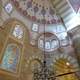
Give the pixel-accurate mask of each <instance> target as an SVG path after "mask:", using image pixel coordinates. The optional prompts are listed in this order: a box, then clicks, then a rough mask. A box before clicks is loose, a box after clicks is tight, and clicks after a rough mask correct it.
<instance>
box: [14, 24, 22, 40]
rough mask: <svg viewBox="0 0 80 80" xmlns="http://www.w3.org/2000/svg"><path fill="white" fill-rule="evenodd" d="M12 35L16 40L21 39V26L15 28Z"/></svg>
mask: <svg viewBox="0 0 80 80" xmlns="http://www.w3.org/2000/svg"><path fill="white" fill-rule="evenodd" d="M13 35H14V36H15V37H16V38H18V39H21V38H22V37H23V29H22V27H21V25H16V26H15V28H14V31H13Z"/></svg>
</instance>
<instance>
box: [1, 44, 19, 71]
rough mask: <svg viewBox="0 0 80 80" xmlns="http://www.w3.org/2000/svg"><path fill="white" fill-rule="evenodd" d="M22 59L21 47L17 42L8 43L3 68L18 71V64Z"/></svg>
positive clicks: (2, 63)
mask: <svg viewBox="0 0 80 80" xmlns="http://www.w3.org/2000/svg"><path fill="white" fill-rule="evenodd" d="M19 60H20V49H19V47H18V46H17V45H16V44H8V45H7V47H6V49H5V51H4V56H3V59H2V62H1V68H2V69H5V70H7V71H10V72H16V71H17V64H18V61H19Z"/></svg>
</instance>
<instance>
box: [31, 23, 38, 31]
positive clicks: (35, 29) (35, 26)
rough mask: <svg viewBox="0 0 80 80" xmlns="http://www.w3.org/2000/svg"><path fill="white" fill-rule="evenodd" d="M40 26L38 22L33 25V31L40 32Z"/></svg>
mask: <svg viewBox="0 0 80 80" xmlns="http://www.w3.org/2000/svg"><path fill="white" fill-rule="evenodd" d="M38 27H39V26H38V24H33V25H32V31H33V32H38Z"/></svg>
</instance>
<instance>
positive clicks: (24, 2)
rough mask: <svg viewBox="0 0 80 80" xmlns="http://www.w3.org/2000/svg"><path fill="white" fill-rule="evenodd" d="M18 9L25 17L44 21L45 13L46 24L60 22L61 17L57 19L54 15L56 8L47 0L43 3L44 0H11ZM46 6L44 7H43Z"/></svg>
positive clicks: (35, 20)
mask: <svg viewBox="0 0 80 80" xmlns="http://www.w3.org/2000/svg"><path fill="white" fill-rule="evenodd" d="M11 1H12V3H13V5H14V6H15V7H16V9H17V10H18V11H19V12H20V14H22V15H23V16H24V17H26V18H28V19H30V20H31V21H34V22H38V23H42V22H43V17H42V16H43V15H45V17H46V18H45V22H46V24H57V23H60V19H55V18H54V17H53V16H54V15H56V14H55V10H54V8H53V7H52V4H51V5H50V4H49V3H50V2H49V1H47V0H46V1H45V4H47V5H45V6H44V5H43V4H41V3H43V1H41V0H36V1H34V0H11ZM43 6H44V7H43ZM42 24H43V23H42Z"/></svg>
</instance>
